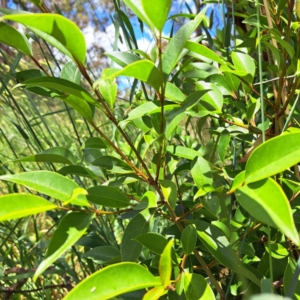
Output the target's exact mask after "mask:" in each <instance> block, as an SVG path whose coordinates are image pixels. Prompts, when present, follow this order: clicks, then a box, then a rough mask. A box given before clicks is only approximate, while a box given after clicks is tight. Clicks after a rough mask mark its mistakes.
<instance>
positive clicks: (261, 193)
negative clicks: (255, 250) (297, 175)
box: [235, 178, 300, 245]
mask: <svg viewBox="0 0 300 300" xmlns="http://www.w3.org/2000/svg"><path fill="white" fill-rule="evenodd" d="M235 194H236V198H237V201H238V202H239V203H240V204H241V206H242V207H243V208H244V209H245V210H246V211H248V213H249V214H250V215H252V216H253V217H254V218H255V219H257V220H258V221H260V222H262V223H264V224H267V225H270V226H272V227H275V228H277V229H279V230H280V231H281V232H282V233H284V234H285V235H286V236H287V237H288V238H290V239H291V240H292V241H293V242H294V243H295V244H296V245H299V243H300V241H299V234H298V231H297V229H296V227H295V224H294V220H293V216H292V210H291V207H290V204H289V201H288V199H287V197H286V195H285V193H284V192H283V190H282V189H281V187H280V186H279V185H278V183H276V181H275V180H273V179H271V178H267V179H263V180H260V181H257V182H253V183H249V184H245V185H244V186H242V187H239V188H238V189H237V190H236V192H235Z"/></svg>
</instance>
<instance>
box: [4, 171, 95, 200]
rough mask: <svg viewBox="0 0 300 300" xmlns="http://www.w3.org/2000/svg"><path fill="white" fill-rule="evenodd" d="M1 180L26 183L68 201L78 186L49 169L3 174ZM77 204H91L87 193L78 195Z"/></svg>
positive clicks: (27, 185)
mask: <svg viewBox="0 0 300 300" xmlns="http://www.w3.org/2000/svg"><path fill="white" fill-rule="evenodd" d="M0 180H6V181H11V182H15V183H18V184H22V185H25V186H26V187H28V188H30V189H33V190H35V191H38V192H40V193H43V194H45V195H48V196H50V197H53V198H54V199H58V200H61V201H67V200H69V199H70V198H71V196H72V193H73V190H74V189H76V188H78V187H79V186H78V185H77V183H75V182H74V181H72V180H71V179H69V178H66V177H64V176H62V175H60V174H58V173H54V172H49V171H32V172H24V173H19V174H12V175H2V176H0ZM72 203H73V204H75V205H80V206H90V204H89V203H88V202H87V200H86V197H85V195H82V194H80V195H78V197H77V198H76V199H75V200H73V202H72Z"/></svg>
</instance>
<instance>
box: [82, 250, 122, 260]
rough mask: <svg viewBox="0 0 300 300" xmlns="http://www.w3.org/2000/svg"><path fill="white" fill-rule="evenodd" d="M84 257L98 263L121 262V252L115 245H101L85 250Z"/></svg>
mask: <svg viewBox="0 0 300 300" xmlns="http://www.w3.org/2000/svg"><path fill="white" fill-rule="evenodd" d="M83 257H88V258H90V259H92V260H93V261H94V262H95V263H97V264H110V263H116V262H120V260H121V253H120V252H119V250H117V249H116V248H114V247H111V246H100V247H95V248H93V249H92V250H89V251H87V252H85V253H84V254H83Z"/></svg>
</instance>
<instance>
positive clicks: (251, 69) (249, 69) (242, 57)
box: [231, 51, 255, 82]
mask: <svg viewBox="0 0 300 300" xmlns="http://www.w3.org/2000/svg"><path fill="white" fill-rule="evenodd" d="M231 59H232V62H233V64H234V66H235V67H236V69H237V70H241V71H245V73H246V74H247V75H250V76H249V79H248V78H247V77H246V78H245V79H246V80H247V81H248V82H252V80H253V77H254V75H255V63H254V59H253V58H252V57H251V56H250V55H248V54H245V53H241V52H234V51H233V52H232V53H231Z"/></svg>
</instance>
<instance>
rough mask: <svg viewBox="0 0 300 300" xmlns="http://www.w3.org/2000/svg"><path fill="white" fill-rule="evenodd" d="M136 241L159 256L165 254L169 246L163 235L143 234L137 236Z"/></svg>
mask: <svg viewBox="0 0 300 300" xmlns="http://www.w3.org/2000/svg"><path fill="white" fill-rule="evenodd" d="M135 240H136V241H138V242H139V243H141V244H142V245H143V246H144V247H146V248H148V249H149V250H150V251H152V252H153V253H155V254H158V255H161V254H162V253H163V251H164V249H165V247H166V246H167V244H168V240H167V239H166V238H165V237H164V236H163V235H161V234H159V233H154V232H148V233H144V234H141V235H139V236H137V237H136V238H135Z"/></svg>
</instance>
